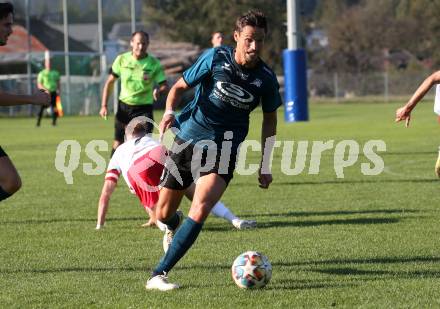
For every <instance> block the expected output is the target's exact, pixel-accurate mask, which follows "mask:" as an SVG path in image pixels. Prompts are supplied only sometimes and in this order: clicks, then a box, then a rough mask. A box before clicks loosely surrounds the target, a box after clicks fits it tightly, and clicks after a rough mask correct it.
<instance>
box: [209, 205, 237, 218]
mask: <svg viewBox="0 0 440 309" xmlns="http://www.w3.org/2000/svg"><path fill="white" fill-rule="evenodd" d="M211 213H212V214H213V215H214V216H217V217H220V218H223V219H225V220H228V221H229V222H230V223H232V220H235V219H237V217H236V216H235V215H234V214H233V213H232V212H231V211H230V210H229V208H228V207H226V206H225V204H223V203H222V202H221V201H218V202H217V204H215V205H214V208H212V210H211Z"/></svg>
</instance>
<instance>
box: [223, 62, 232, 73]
mask: <svg viewBox="0 0 440 309" xmlns="http://www.w3.org/2000/svg"><path fill="white" fill-rule="evenodd" d="M222 69H223V70H228V71H229V72H232V70H231V65H230V64H229V63H224V64H223V65H222Z"/></svg>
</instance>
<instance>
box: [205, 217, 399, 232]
mask: <svg viewBox="0 0 440 309" xmlns="http://www.w3.org/2000/svg"><path fill="white" fill-rule="evenodd" d="M399 221H401V219H400V218H399V219H398V218H354V219H332V220H315V221H266V222H258V223H257V229H266V228H274V227H278V228H282V227H310V226H323V225H355V224H357V225H367V224H392V223H398V222H399ZM203 230H204V231H211V232H224V231H228V230H231V227H230V226H229V225H218V226H213V225H206V226H205V227H203Z"/></svg>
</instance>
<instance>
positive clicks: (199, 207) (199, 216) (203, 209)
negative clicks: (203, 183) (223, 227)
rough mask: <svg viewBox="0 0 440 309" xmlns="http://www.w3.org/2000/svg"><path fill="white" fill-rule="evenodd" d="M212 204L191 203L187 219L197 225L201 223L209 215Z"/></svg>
mask: <svg viewBox="0 0 440 309" xmlns="http://www.w3.org/2000/svg"><path fill="white" fill-rule="evenodd" d="M213 206H214V204H213V203H208V202H193V203H192V204H191V209H190V211H189V217H190V218H191V219H193V220H194V221H196V222H198V223H202V222H204V221H205V220H206V218H207V217H208V216H209V214H210V213H211V209H212V207H213Z"/></svg>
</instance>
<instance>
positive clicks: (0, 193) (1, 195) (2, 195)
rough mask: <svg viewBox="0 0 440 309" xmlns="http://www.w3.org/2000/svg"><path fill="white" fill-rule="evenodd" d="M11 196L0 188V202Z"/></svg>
mask: <svg viewBox="0 0 440 309" xmlns="http://www.w3.org/2000/svg"><path fill="white" fill-rule="evenodd" d="M11 195H12V194H11V193H8V192H6V191H5V190H3V188H2V187H1V186H0V201H3V200H5V199H7V198H8V197H10V196H11Z"/></svg>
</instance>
